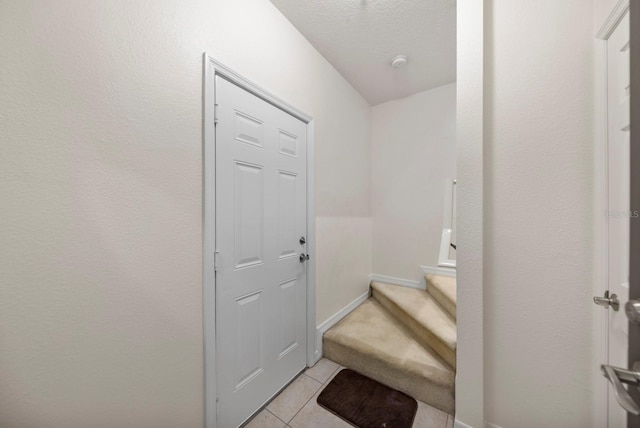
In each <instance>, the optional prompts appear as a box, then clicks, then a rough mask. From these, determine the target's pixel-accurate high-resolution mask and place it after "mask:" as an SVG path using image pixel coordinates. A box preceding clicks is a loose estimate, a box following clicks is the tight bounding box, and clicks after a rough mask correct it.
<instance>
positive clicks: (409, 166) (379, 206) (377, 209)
mask: <svg viewBox="0 0 640 428" xmlns="http://www.w3.org/2000/svg"><path fill="white" fill-rule="evenodd" d="M455 134H456V84H455V83H452V84H449V85H445V86H440V87H438V88H435V89H431V90H429V91H424V92H420V93H418V94H415V95H412V96H409V97H406V98H402V99H400V100H395V101H389V102H387V103H383V104H379V105H377V106H375V107H373V109H372V134H371V165H372V169H371V183H372V185H371V194H372V214H373V272H375V273H376V274H379V275H386V276H392V277H396V278H403V279H410V280H416V281H419V280H420V279H421V277H422V276H423V274H422V271H421V270H420V266H421V265H426V266H437V265H438V252H439V249H440V237H441V233H442V220H443V212H444V206H443V199H444V184H445V180H446V179H453V178H455V176H456V142H455V138H456V136H455Z"/></svg>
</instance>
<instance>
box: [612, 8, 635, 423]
mask: <svg viewBox="0 0 640 428" xmlns="http://www.w3.org/2000/svg"><path fill="white" fill-rule="evenodd" d="M629 59H630V58H629V14H628V13H627V15H626V16H625V17H624V18H623V19H622V20H621V21H620V23H619V24H618V26H617V28H616V29H615V31H614V32H613V33H612V34H611V36H610V37H609V40H608V42H607V110H608V118H607V137H608V143H607V169H608V171H607V177H608V179H607V193H608V213H607V214H608V289H609V296H612V295H613V294H615V295H616V296H617V298H618V300H619V302H620V309H619V310H617V311H614V310H611V309H610V310H609V311H607V312H608V314H609V315H608V316H609V320H608V336H609V337H608V354H609V355H608V357H609V361H608V364H609V365H611V366H616V367H621V368H625V369H626V368H630V363H629V361H628V356H627V353H628V346H629V327H628V319H627V317H626V315H625V310H624V305H625V303H627V301H628V300H629V242H630V241H629V233H630V228H629V222H630V217H631V216H632V215H633V213H632V212H631V208H630V192H629V189H630V152H629V148H630V146H629V142H630V138H629V134H630V120H629V112H630V110H629V107H630V72H629ZM608 422H609V428H622V427H626V426H627V412H626V411H625V410H624V409H623V408H622V407H621V406H620V405H619V404H618V402H617V400H616V397H615V392H614V387H613V386H612V385H611V383H609V389H608Z"/></svg>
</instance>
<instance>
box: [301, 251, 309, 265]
mask: <svg viewBox="0 0 640 428" xmlns="http://www.w3.org/2000/svg"><path fill="white" fill-rule="evenodd" d="M307 260H309V254H304V253H302V254H300V263H304V262H306V261H307Z"/></svg>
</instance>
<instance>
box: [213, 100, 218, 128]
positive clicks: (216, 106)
mask: <svg viewBox="0 0 640 428" xmlns="http://www.w3.org/2000/svg"><path fill="white" fill-rule="evenodd" d="M213 124H214V125H217V124H218V104H214V105H213Z"/></svg>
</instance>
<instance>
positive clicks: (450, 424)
mask: <svg viewBox="0 0 640 428" xmlns="http://www.w3.org/2000/svg"><path fill="white" fill-rule="evenodd" d="M455 419H456V418H455V417H453V416H451V415H447V428H453V423H454V421H455Z"/></svg>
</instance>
